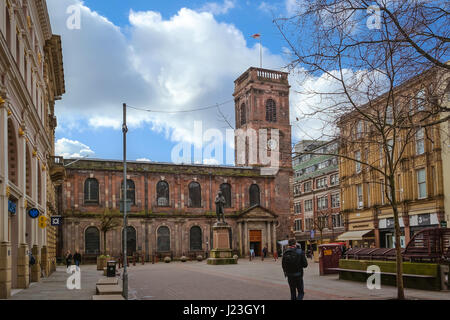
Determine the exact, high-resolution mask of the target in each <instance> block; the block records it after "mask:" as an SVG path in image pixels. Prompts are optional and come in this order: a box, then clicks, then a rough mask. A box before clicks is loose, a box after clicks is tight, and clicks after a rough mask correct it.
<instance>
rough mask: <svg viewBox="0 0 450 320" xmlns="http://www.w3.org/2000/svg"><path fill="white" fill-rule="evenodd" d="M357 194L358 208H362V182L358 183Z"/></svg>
mask: <svg viewBox="0 0 450 320" xmlns="http://www.w3.org/2000/svg"><path fill="white" fill-rule="evenodd" d="M356 195H357V200H358V209H361V208H363V207H364V200H363V189H362V184H358V185H356Z"/></svg>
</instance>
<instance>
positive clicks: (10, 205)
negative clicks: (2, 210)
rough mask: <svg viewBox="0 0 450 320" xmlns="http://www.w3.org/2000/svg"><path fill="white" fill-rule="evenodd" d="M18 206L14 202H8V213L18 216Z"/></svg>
mask: <svg viewBox="0 0 450 320" xmlns="http://www.w3.org/2000/svg"><path fill="white" fill-rule="evenodd" d="M16 210H17V204H16V203H15V202H14V201H11V200H8V212H9V213H11V214H16Z"/></svg>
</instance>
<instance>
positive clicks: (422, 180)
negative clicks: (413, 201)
mask: <svg viewBox="0 0 450 320" xmlns="http://www.w3.org/2000/svg"><path fill="white" fill-rule="evenodd" d="M417 185H418V191H419V199H424V198H426V197H427V179H426V174H425V169H420V170H417Z"/></svg>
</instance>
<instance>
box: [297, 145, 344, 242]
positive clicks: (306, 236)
mask: <svg viewBox="0 0 450 320" xmlns="http://www.w3.org/2000/svg"><path fill="white" fill-rule="evenodd" d="M336 151H337V142H336V141H331V142H326V141H312V140H304V141H301V142H299V143H297V144H296V145H295V152H296V156H295V157H294V158H293V169H294V178H293V183H292V190H293V196H294V201H293V202H294V204H293V215H292V223H293V226H294V228H293V229H294V233H295V238H296V239H297V241H298V242H299V243H301V244H302V246H303V247H305V248H306V247H307V246H309V245H313V247H314V248H315V247H316V245H317V243H318V241H320V239H321V238H322V242H325V243H326V242H332V241H334V240H335V239H336V238H337V236H338V235H340V234H341V233H342V232H343V231H344V220H343V217H342V215H341V213H340V189H339V170H338V161H337V158H336V156H332V155H326V154H330V153H331V154H332V153H335V152H336ZM324 153H325V154H324Z"/></svg>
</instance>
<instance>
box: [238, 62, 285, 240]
mask: <svg viewBox="0 0 450 320" xmlns="http://www.w3.org/2000/svg"><path fill="white" fill-rule="evenodd" d="M234 84H235V89H234V93H233V96H234V101H235V115H236V134H235V165H236V166H252V167H261V169H262V170H261V173H262V175H265V174H264V169H266V168H267V167H273V163H271V164H268V163H267V161H265V160H267V159H264V157H261V152H260V149H261V148H266V149H267V150H265V151H264V152H263V154H266V153H267V154H269V155H271V153H272V150H276V151H279V153H278V155H277V157H278V162H279V163H278V164H277V169H276V170H275V171H273V174H272V176H273V177H272V178H273V179H274V181H273V183H274V188H273V189H274V192H275V197H273V199H275V200H274V201H273V203H271V205H270V208H268V209H271V210H273V211H274V212H275V213H276V214H277V215H278V216H279V218H278V220H279V223H280V225H279V227H278V228H277V238H278V240H281V239H286V237H287V236H289V235H290V234H291V232H290V230H291V226H290V223H289V216H290V214H291V208H292V197H291V190H290V189H291V188H290V179H291V178H292V146H291V125H290V120H289V89H290V86H289V82H288V73H286V72H280V71H275V70H267V69H261V68H254V67H251V68H249V69H248V70H247V71H245V72H244V73H243V74H242V75H241V76H240V77H239V78H238V79H236V80H235V82H234ZM264 129H265V130H264ZM264 131H266V132H267V138H266V139H264V134H263V135H262V136H261V132H264ZM242 134H244V138H242ZM239 137H241V138H239ZM239 139H241V140H240V141H239ZM255 139H256V141H255ZM252 140H253V141H252ZM239 146H241V147H239ZM255 146H256V150H257V152H255ZM266 151H267V152H266ZM252 152H253V155H252V154H251V153H252ZM275 153H276V152H275ZM269 172H270V171H269ZM269 175H270V174H269Z"/></svg>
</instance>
